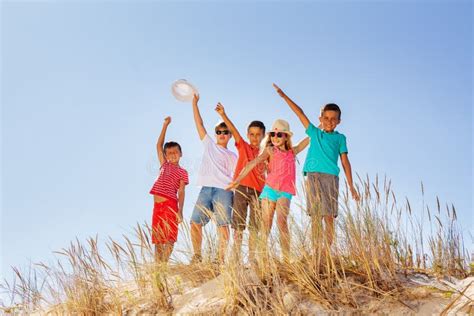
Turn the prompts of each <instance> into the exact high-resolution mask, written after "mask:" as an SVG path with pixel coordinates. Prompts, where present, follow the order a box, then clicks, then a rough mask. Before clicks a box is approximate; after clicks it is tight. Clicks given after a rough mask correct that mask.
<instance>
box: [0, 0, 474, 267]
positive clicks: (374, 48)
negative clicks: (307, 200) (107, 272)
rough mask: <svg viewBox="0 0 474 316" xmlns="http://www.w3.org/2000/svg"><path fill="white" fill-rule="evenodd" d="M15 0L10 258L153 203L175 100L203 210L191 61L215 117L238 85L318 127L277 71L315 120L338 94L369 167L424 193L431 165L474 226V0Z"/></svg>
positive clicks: (118, 225) (241, 92) (39, 254)
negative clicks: (297, 109)
mask: <svg viewBox="0 0 474 316" xmlns="http://www.w3.org/2000/svg"><path fill="white" fill-rule="evenodd" d="M1 5H2V15H1V27H2V30H1V32H2V33H1V41H2V42H1V44H2V47H1V61H2V65H1V66H2V68H1V105H2V129H1V134H2V156H1V157H2V171H1V172H2V174H1V177H2V190H1V193H2V210H1V215H2V216H1V253H0V257H1V261H2V265H1V267H2V271H1V273H0V275H2V276H9V275H10V268H9V266H11V265H19V266H26V265H27V264H28V263H29V261H30V260H31V261H48V260H50V259H51V258H52V255H51V251H54V250H58V249H60V248H62V247H65V246H67V245H68V243H69V241H70V240H72V239H74V238H75V237H76V236H77V237H78V238H79V239H81V240H83V239H84V238H85V237H87V236H91V235H95V234H99V236H101V237H106V236H108V235H110V236H112V237H119V236H120V235H121V234H123V233H127V232H129V231H130V230H131V227H132V226H133V225H134V223H136V222H143V221H145V220H147V221H149V220H150V218H151V211H152V210H151V208H152V198H151V196H150V195H149V194H148V191H149V189H150V187H151V185H152V184H153V180H154V179H155V177H156V172H157V170H158V167H157V159H156V154H155V148H154V146H155V142H156V138H157V136H158V134H159V131H160V129H161V126H162V121H163V118H164V117H165V116H166V115H171V116H172V117H173V123H172V125H171V126H170V130H169V134H168V139H173V140H176V141H178V142H180V143H181V144H182V146H183V151H184V157H183V160H182V162H183V165H184V166H185V167H187V168H188V170H189V172H190V176H191V183H192V184H191V185H190V186H189V187H188V191H187V199H186V207H185V217H186V218H188V219H189V217H190V213H191V209H192V205H193V203H194V201H195V200H196V196H197V193H198V189H197V188H196V187H195V185H193V183H194V182H195V180H196V170H197V166H198V165H199V162H200V153H201V147H200V144H199V141H198V136H197V133H196V131H195V129H194V125H193V121H192V112H191V106H190V104H184V103H179V102H178V101H176V100H175V99H173V97H172V95H171V93H170V85H171V83H172V82H173V81H174V80H176V79H180V78H186V79H189V80H190V81H191V82H193V83H194V84H195V85H196V86H197V87H198V88H199V90H200V93H201V102H200V104H201V108H202V114H203V117H204V120H205V123H206V125H207V127H208V128H210V127H212V126H213V125H214V124H215V123H216V122H217V119H218V117H217V115H216V113H215V112H214V110H213V109H214V106H215V104H216V103H217V101H221V102H222V103H223V104H224V105H225V106H226V109H227V112H228V114H229V116H230V117H231V119H233V120H234V121H235V123H236V125H237V126H238V127H239V128H241V129H242V130H244V128H245V126H246V124H247V123H248V122H249V121H251V120H254V119H260V120H262V121H264V122H265V123H266V124H267V125H268V126H269V125H271V123H272V121H273V120H274V119H276V118H285V119H287V120H288V121H289V122H290V125H291V127H292V129H293V130H294V132H295V135H296V138H297V139H299V138H301V137H303V136H304V131H303V128H302V126H301V125H300V123H299V122H298V121H297V120H296V117H295V116H294V115H293V113H292V112H290V110H289V109H288V107H287V106H286V105H285V104H284V103H283V102H282V100H281V99H280V98H279V97H278V96H277V94H276V93H275V92H274V90H273V88H272V86H271V84H272V82H276V83H278V84H279V85H280V86H281V87H282V88H283V89H284V90H285V91H286V93H287V94H288V95H289V96H291V97H292V98H293V99H294V100H295V101H296V102H297V103H298V104H299V105H300V106H301V107H303V109H304V110H305V111H306V113H307V114H308V115H309V116H310V118H311V119H312V120H314V121H316V120H317V115H318V109H319V107H320V106H321V105H322V104H324V103H328V102H336V103H338V104H339V105H340V106H341V108H342V111H343V113H342V123H341V125H340V126H339V127H338V130H339V131H340V132H342V133H344V134H346V136H347V140H348V148H349V157H350V160H351V162H352V165H353V169H354V171H355V172H358V173H360V174H362V175H365V174H366V173H367V174H369V175H370V176H374V175H375V174H377V173H378V174H380V175H387V176H388V177H389V178H391V179H392V180H393V184H394V188H395V191H396V193H397V194H398V196H400V197H404V196H408V197H409V198H410V199H411V201H412V203H413V205H414V206H415V207H417V206H419V204H420V203H419V202H420V201H421V199H420V195H421V194H420V182H421V181H423V182H424V184H425V190H426V200H427V202H429V203H430V204H431V205H434V201H435V197H436V195H439V197H440V199H441V200H442V201H444V202H448V203H454V204H455V206H456V208H457V210H458V214H459V218H460V222H461V224H462V225H463V227H464V229H465V230H466V231H468V230H471V232H472V228H473V216H472V211H473V208H472V207H473V200H472V191H473V178H472V158H473V151H472V149H473V138H472V120H473V113H472V105H473V102H472V101H473V100H472V73H473V63H472V21H473V20H472V14H473V7H472V3H471V2H470V1H437V2H431V1H423V2H418V3H409V2H407V1H401V2H397V1H388V2H381V1H380V2H379V1H369V2H365V3H362V2H349V1H346V2H344V3H342V2H340V3H338V4H334V3H329V2H320V3H316V2H315V3H312V2H311V3H310V2H298V3H290V2H261V3H258V4H256V3H251V2H234V3H228V4H219V3H217V2H208V3H206V2H173V3H172V2H153V1H144V2H141V3H137V2H135V1H122V2H119V3H112V2H107V1H104V2H100V3H94V2H91V1H85V2H79V1H78V2H74V3H67V4H66V3H61V2H59V1H46V2H43V3H36V4H35V3H33V2H24V3H13V2H6V1H3V2H2V4H1ZM304 155H305V154H303V156H302V157H300V161H303V160H304ZM341 176H342V174H341ZM467 237H468V236H467ZM470 243H471V240H470V238H469V237H468V244H470Z"/></svg>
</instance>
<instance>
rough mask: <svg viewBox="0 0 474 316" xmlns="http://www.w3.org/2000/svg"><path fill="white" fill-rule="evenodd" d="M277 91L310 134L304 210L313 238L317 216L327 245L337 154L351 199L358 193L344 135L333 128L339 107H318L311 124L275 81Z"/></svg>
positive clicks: (338, 119) (330, 233)
mask: <svg viewBox="0 0 474 316" xmlns="http://www.w3.org/2000/svg"><path fill="white" fill-rule="evenodd" d="M273 86H274V87H275V89H276V91H277V92H278V94H279V95H280V96H281V97H282V98H283V99H284V100H285V101H286V103H288V105H289V106H290V108H291V109H292V110H293V112H295V114H296V115H297V116H298V118H299V119H300V121H301V123H303V126H304V128H305V129H306V134H307V135H308V136H309V137H310V145H309V150H308V155H307V156H306V161H305V164H304V167H303V172H304V174H305V175H306V176H307V179H306V188H307V191H306V196H307V208H308V214H309V215H310V216H311V217H312V221H311V224H312V226H313V227H312V228H313V229H312V231H313V239H314V240H313V242H316V240H317V238H318V237H319V231H320V229H319V228H320V227H321V222H320V220H321V218H322V220H323V221H324V231H325V235H326V241H327V243H328V245H331V244H332V242H333V240H334V219H335V218H336V217H337V214H338V212H337V209H338V204H337V198H338V194H339V171H340V169H339V167H338V165H337V162H338V159H339V157H341V164H342V167H343V169H344V173H345V174H346V179H347V183H348V185H349V189H350V190H351V194H352V197H353V199H354V200H356V201H358V200H359V194H358V193H357V190H356V189H355V188H354V185H353V182H352V169H351V164H350V162H349V158H348V157H347V145H346V137H345V136H344V135H343V134H340V133H339V132H337V131H335V129H336V126H337V125H339V123H340V122H341V110H340V108H339V106H338V105H337V104H334V103H329V104H326V105H325V106H323V108H322V109H321V115H320V116H319V122H320V124H319V126H318V127H316V126H314V124H312V123H311V122H310V121H309V119H308V117H307V116H306V114H305V113H304V112H303V110H302V109H301V108H300V107H299V106H298V105H297V104H296V103H295V102H293V101H292V100H291V99H290V98H289V97H288V96H287V95H286V94H285V93H284V92H283V91H282V90H281V89H280V88H279V87H278V86H277V85H276V84H273Z"/></svg>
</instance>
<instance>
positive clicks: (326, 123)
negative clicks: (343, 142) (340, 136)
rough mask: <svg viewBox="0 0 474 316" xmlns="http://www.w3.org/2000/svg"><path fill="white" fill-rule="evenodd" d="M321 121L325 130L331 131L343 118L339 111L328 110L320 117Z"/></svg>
mask: <svg viewBox="0 0 474 316" xmlns="http://www.w3.org/2000/svg"><path fill="white" fill-rule="evenodd" d="M319 122H321V125H322V127H323V130H324V131H325V132H328V133H331V132H333V131H334V130H335V129H336V126H337V125H339V123H340V122H341V119H340V118H339V113H338V112H337V111H331V110H326V111H324V112H323V113H322V114H321V116H320V117H319Z"/></svg>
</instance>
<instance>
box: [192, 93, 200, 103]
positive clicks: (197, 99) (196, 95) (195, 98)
mask: <svg viewBox="0 0 474 316" xmlns="http://www.w3.org/2000/svg"><path fill="white" fill-rule="evenodd" d="M198 101H199V94H197V93H195V94H194V97H193V104H197V103H198Z"/></svg>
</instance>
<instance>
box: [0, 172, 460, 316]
mask: <svg viewBox="0 0 474 316" xmlns="http://www.w3.org/2000/svg"><path fill="white" fill-rule="evenodd" d="M358 183H359V191H360V192H361V197H362V199H361V201H360V202H359V203H357V204H356V203H354V202H352V201H351V200H350V199H349V197H348V194H347V188H345V189H344V190H343V191H344V193H343V195H342V196H341V197H340V198H339V203H340V210H341V212H340V215H339V217H338V218H337V226H338V227H337V238H336V241H335V243H334V245H333V246H332V247H329V246H328V245H326V244H325V243H324V242H321V241H316V242H314V243H313V242H312V238H311V236H312V233H311V227H310V225H309V217H307V216H306V215H304V214H303V213H304V211H303V207H302V206H297V205H295V204H296V203H294V204H293V206H292V214H299V213H300V214H302V215H301V217H300V218H301V220H296V219H295V218H292V219H291V224H290V229H291V235H292V237H291V243H292V249H291V255H292V257H291V258H290V259H289V261H284V262H283V261H281V260H280V254H279V252H280V251H279V247H278V245H277V244H276V243H275V240H277V239H276V238H275V236H273V235H272V236H271V237H270V240H269V245H270V246H269V247H268V249H269V251H268V253H264V252H261V253H258V255H257V259H258V260H257V262H254V263H253V264H252V265H249V264H247V263H245V264H244V263H242V262H241V261H240V260H234V259H233V257H232V256H230V257H229V259H228V260H227V263H226V264H225V265H224V266H221V267H217V266H215V265H214V264H212V263H211V262H212V258H214V256H215V254H216V244H215V239H216V238H215V237H214V236H213V235H207V236H205V239H204V240H205V248H206V250H205V252H204V258H205V259H204V262H203V263H202V264H199V265H192V266H190V265H187V264H185V262H187V261H188V260H189V258H190V252H191V251H190V249H191V246H190V237H189V226H187V225H184V226H183V227H184V228H183V227H181V231H180V234H184V235H185V238H184V239H185V243H186V245H185V247H184V249H187V250H184V251H179V250H175V253H174V255H173V258H174V259H173V260H172V262H171V263H170V264H169V265H163V264H156V263H155V262H154V254H153V247H152V244H151V241H150V239H149V236H150V227H148V226H147V225H137V226H136V227H135V229H134V236H133V238H132V239H130V238H129V237H127V236H123V240H122V241H120V242H119V241H116V240H112V239H109V240H107V241H105V242H104V243H103V244H101V245H99V241H98V238H97V237H95V238H90V239H88V240H87V242H86V243H84V244H82V243H80V242H79V241H77V240H76V241H75V242H72V243H71V244H70V245H69V247H67V248H65V249H62V250H61V251H58V252H57V254H58V255H59V256H60V258H59V259H58V260H57V262H56V264H54V265H46V264H42V263H40V264H35V265H33V266H32V267H31V268H30V269H29V270H28V271H25V272H22V271H19V270H18V269H15V270H14V273H15V277H14V279H13V283H8V282H7V281H4V282H3V283H2V284H1V287H2V288H3V290H4V291H5V292H6V293H7V294H9V296H10V298H11V299H10V302H8V307H7V306H5V305H6V303H3V304H4V306H3V307H1V306H0V310H3V311H4V312H9V313H22V312H30V311H33V310H37V309H40V308H43V310H45V309H47V310H51V311H54V312H58V313H75V314H80V315H99V314H104V313H112V314H121V313H127V311H142V312H147V313H157V312H172V311H173V309H174V308H175V306H174V301H173V298H175V297H177V296H179V295H180V294H182V293H183V292H184V291H186V289H189V288H194V287H196V286H199V285H201V284H203V283H205V282H207V281H209V280H212V279H214V278H216V277H217V276H218V275H220V277H221V278H222V279H223V282H224V285H225V290H224V293H222V295H223V296H224V297H225V302H226V303H225V305H224V306H222V310H220V311H216V312H226V313H244V314H250V315H260V314H268V313H270V312H271V313H272V314H288V313H292V314H305V313H306V312H305V310H304V309H303V308H302V306H307V304H308V302H310V303H311V304H316V305H317V306H320V308H322V309H325V310H329V311H338V310H352V311H354V310H358V311H370V307H368V306H369V305H368V303H369V302H373V301H378V302H385V301H387V300H390V301H394V302H399V303H400V304H404V300H405V299H406V298H407V297H408V296H409V295H410V292H409V291H408V289H407V287H406V283H404V280H405V277H406V276H407V275H410V274H411V273H413V272H420V273H425V274H428V275H434V276H441V275H443V276H444V275H449V276H456V277H461V278H462V277H466V276H467V275H468V273H469V271H468V269H469V258H468V254H467V253H466V251H465V249H464V248H463V239H462V232H461V231H460V230H459V228H458V225H457V221H456V220H457V217H456V210H455V209H454V207H453V206H450V207H448V206H446V207H445V208H444V207H442V206H441V203H440V202H439V200H438V199H437V201H436V207H435V209H434V211H431V210H430V208H429V207H428V206H426V205H425V202H424V188H423V186H422V188H421V190H422V197H423V198H422V200H423V202H422V206H421V209H416V210H414V209H412V206H411V205H410V203H409V202H408V200H405V201H403V202H398V201H397V199H396V197H395V194H394V192H393V191H392V188H391V183H390V181H388V180H386V179H384V180H383V181H380V183H379V179H378V178H376V179H375V181H374V182H371V181H370V180H369V179H368V178H367V179H360V178H359V181H358ZM296 218H298V216H296ZM261 248H262V249H263V247H261ZM244 257H245V256H244ZM176 258H178V259H176ZM183 261H185V262H183ZM244 262H245V259H244ZM305 304H306V305H305ZM316 305H315V306H316ZM370 306H373V304H372V305H370ZM313 311H314V310H313Z"/></svg>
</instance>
